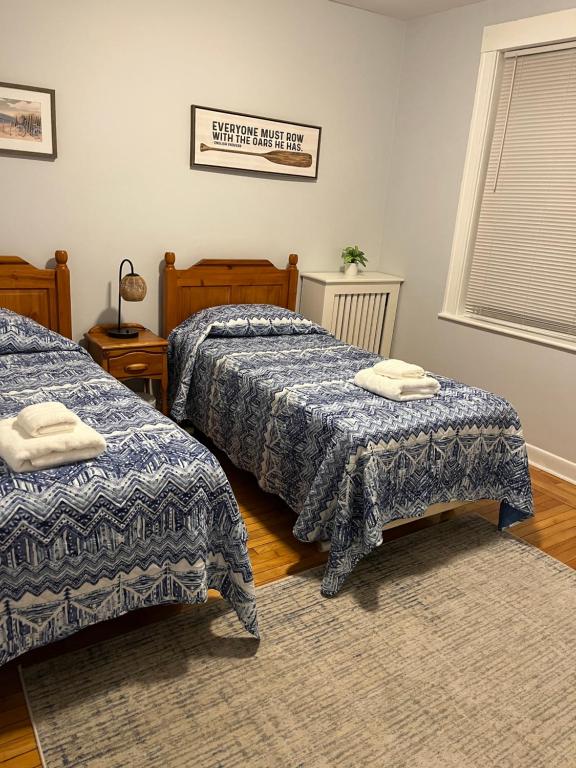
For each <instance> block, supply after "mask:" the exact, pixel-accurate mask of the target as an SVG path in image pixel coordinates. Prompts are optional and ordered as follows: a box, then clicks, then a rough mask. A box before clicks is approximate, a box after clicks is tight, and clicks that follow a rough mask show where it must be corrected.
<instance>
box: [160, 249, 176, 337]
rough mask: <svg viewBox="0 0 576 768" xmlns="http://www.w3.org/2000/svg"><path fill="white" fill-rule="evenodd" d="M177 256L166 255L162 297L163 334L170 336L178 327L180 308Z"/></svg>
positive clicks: (170, 252)
mask: <svg viewBox="0 0 576 768" xmlns="http://www.w3.org/2000/svg"><path fill="white" fill-rule="evenodd" d="M175 261H176V254H175V253H173V252H172V251H166V253H165V254H164V291H163V297H162V313H163V327H162V333H163V334H164V336H168V334H169V333H170V331H171V330H172V329H173V328H175V327H176V326H177V325H178V322H179V321H178V306H177V296H176V280H177V277H176V269H175V268H174V262H175Z"/></svg>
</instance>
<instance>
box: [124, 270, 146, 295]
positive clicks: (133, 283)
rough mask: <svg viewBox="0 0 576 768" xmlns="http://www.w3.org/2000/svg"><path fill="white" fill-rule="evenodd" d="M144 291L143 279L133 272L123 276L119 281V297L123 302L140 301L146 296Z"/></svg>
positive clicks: (144, 283)
mask: <svg viewBox="0 0 576 768" xmlns="http://www.w3.org/2000/svg"><path fill="white" fill-rule="evenodd" d="M146 290H147V288H146V282H145V280H144V278H143V277H141V276H140V275H137V274H136V273H135V272H132V273H131V274H129V275H124V277H123V278H122V280H121V281H120V295H121V296H122V298H123V299H124V301H142V300H143V299H144V297H145V296H146Z"/></svg>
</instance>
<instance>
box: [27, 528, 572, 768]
mask: <svg viewBox="0 0 576 768" xmlns="http://www.w3.org/2000/svg"><path fill="white" fill-rule="evenodd" d="M320 574H321V570H318V569H315V570H314V571H308V572H307V573H304V574H300V575H298V576H292V577H289V578H287V579H285V580H284V581H281V582H277V583H275V584H271V585H269V586H267V587H264V588H262V589H260V590H259V591H258V592H259V605H258V607H259V611H260V617H261V619H260V620H261V629H262V641H261V642H260V644H258V643H257V641H255V640H253V639H251V638H249V637H248V636H247V635H246V634H245V633H243V631H242V629H241V628H240V625H239V623H238V622H237V620H236V619H235V617H234V616H232V614H231V612H230V611H227V610H225V606H224V605H223V604H222V603H220V602H217V603H214V604H212V605H211V606H200V607H198V608H197V609H195V610H193V611H191V612H188V613H185V614H180V615H179V616H177V617H174V618H171V619H168V620H166V621H164V622H159V623H157V624H154V625H150V626H148V627H146V628H144V629H140V630H137V631H134V632H132V633H130V634H128V635H124V636H121V637H116V638H114V639H112V640H109V641H106V642H104V643H102V644H99V645H95V646H92V647H90V648H87V649H85V650H82V651H78V652H75V653H73V654H67V655H62V656H60V657H59V658H55V659H54V660H52V661H49V662H46V663H43V664H40V665H37V666H35V667H32V668H29V669H26V670H25V671H24V677H25V682H26V688H27V693H28V697H29V700H30V703H31V707H32V712H33V717H34V721H35V724H36V727H37V730H38V733H39V738H40V745H41V748H42V750H43V752H44V756H45V760H46V763H47V765H48V766H49V768H56V767H57V766H75V768H76V767H80V766H90V767H91V768H93V767H94V766H98V767H100V766H102V768H104V767H105V768H152V767H154V768H156V767H157V766H158V767H159V766H163V767H166V768H179V767H180V766H182V768H184V767H186V768H189V767H190V766H195V767H196V768H208V767H215V766H222V767H224V768H229V767H234V768H238V767H240V766H242V767H245V766H246V767H249V768H253V767H260V766H265V767H266V768H295V767H296V766H306V767H307V768H308V767H310V768H312V767H313V768H320V767H321V768H328V767H330V768H333V767H334V766H343V767H345V768H352V767H353V766H363V768H368V767H369V766H370V767H371V766H377V767H381V766H382V767H384V768H408V766H409V767H410V768H574V766H576V728H575V727H574V725H575V722H576V641H575V625H576V572H574V571H572V570H570V569H569V568H567V567H565V566H563V565H561V564H560V563H558V562H557V561H555V560H553V559H551V558H549V557H547V556H545V555H543V554H542V553H540V552H539V551H538V550H536V549H534V548H532V547H531V546H530V545H527V544H523V543H521V542H519V541H516V540H514V539H512V538H511V537H509V536H507V535H501V534H498V533H497V532H496V531H495V529H494V528H493V527H492V526H491V525H490V524H488V523H486V522H484V521H483V520H480V519H479V518H465V519H460V520H455V521H452V522H449V523H443V524H441V525H438V526H434V527H431V528H427V529H425V530H423V531H420V532H418V533H416V534H413V535H411V536H409V537H405V538H403V539H399V540H397V541H394V542H392V543H388V544H386V545H385V546H384V547H383V548H381V549H380V550H379V551H377V552H376V553H374V554H373V555H372V556H371V557H370V558H368V559H367V560H366V561H364V562H363V563H362V564H361V565H360V566H359V567H358V569H357V570H356V572H355V573H354V575H353V577H352V578H351V580H350V582H349V584H348V585H347V587H346V588H345V589H344V591H343V592H342V593H341V594H340V595H339V596H338V597H336V598H334V599H332V600H327V599H325V598H322V597H321V596H320V594H319V582H320Z"/></svg>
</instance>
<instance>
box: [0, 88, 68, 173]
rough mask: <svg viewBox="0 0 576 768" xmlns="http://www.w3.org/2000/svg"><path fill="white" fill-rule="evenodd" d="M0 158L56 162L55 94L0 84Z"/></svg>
mask: <svg viewBox="0 0 576 768" xmlns="http://www.w3.org/2000/svg"><path fill="white" fill-rule="evenodd" d="M0 155H15V156H17V157H33V158H37V159H42V160H54V159H55V158H56V99H55V94H54V91H51V90H49V89H48V88H34V87H32V86H30V85H12V84H10V83H0Z"/></svg>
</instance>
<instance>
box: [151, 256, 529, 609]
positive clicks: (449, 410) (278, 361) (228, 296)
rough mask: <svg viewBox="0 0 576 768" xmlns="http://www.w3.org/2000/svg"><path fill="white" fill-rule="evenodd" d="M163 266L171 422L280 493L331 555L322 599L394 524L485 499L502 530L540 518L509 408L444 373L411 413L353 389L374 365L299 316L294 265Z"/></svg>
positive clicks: (305, 534) (298, 527) (305, 532)
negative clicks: (202, 437) (196, 433)
mask: <svg viewBox="0 0 576 768" xmlns="http://www.w3.org/2000/svg"><path fill="white" fill-rule="evenodd" d="M165 258H166V269H165V280H164V312H165V315H164V320H165V328H164V332H165V334H166V335H169V369H170V379H171V403H172V405H171V414H172V416H173V418H174V419H176V420H177V421H182V420H189V421H190V422H192V424H193V425H194V426H195V427H196V428H198V429H199V430H200V431H201V432H203V433H204V434H206V435H207V436H208V437H209V438H210V439H211V440H212V441H213V442H214V443H215V445H217V446H218V447H219V448H220V449H222V450H223V451H225V452H226V453H227V454H228V456H229V457H230V458H231V460H232V461H233V462H234V463H235V464H236V465H237V466H239V467H240V468H242V469H245V470H248V471H250V472H252V473H253V474H254V475H255V476H256V478H257V480H258V483H259V484H260V486H261V487H262V488H263V489H264V490H266V491H269V492H271V493H275V494H277V495H279V496H281V497H282V498H283V499H284V501H286V502H287V504H288V505H289V506H290V507H291V508H292V509H293V510H294V512H295V513H296V515H297V519H296V523H295V526H294V535H295V536H296V537H297V538H298V539H300V540H301V541H306V542H313V541H316V542H321V543H322V544H324V545H325V546H326V548H329V550H330V554H329V559H328V563H327V566H326V570H325V573H324V578H323V581H322V593H323V594H324V595H326V596H332V595H335V594H336V593H337V592H338V591H339V589H340V588H341V586H342V584H343V583H344V581H345V579H346V577H347V576H348V575H349V574H350V572H351V571H352V570H353V568H354V566H355V565H356V563H357V562H358V561H359V560H360V559H361V558H362V557H364V556H365V555H367V554H368V553H369V552H370V551H372V550H373V549H374V548H375V547H376V546H378V545H379V544H380V543H381V541H382V531H383V529H384V528H385V527H387V526H389V525H391V524H392V525H393V524H397V523H399V522H402V521H404V520H407V519H409V518H413V517H419V516H423V515H424V514H429V513H435V512H437V511H440V510H441V509H442V508H444V509H445V508H449V507H454V506H458V502H465V501H474V500H477V499H497V500H499V501H501V507H500V519H499V527H500V528H504V527H506V526H508V525H511V524H513V523H514V522H517V521H519V520H522V519H524V518H525V517H528V516H530V515H531V514H532V495H531V487H530V478H529V474H528V461H527V456H526V448H525V444H524V438H523V435H522V429H521V425H520V421H519V419H518V416H517V414H516V412H515V411H514V409H513V408H512V406H511V405H510V404H509V403H508V402H507V401H506V400H504V399H502V398H500V397H497V396H496V395H493V394H490V393H488V392H485V391H483V390H480V389H475V388H472V387H468V386H465V385H463V384H459V383H457V382H455V381H451V380H449V379H445V378H442V377H440V376H438V377H437V378H438V379H439V381H440V383H441V385H442V388H441V392H440V393H439V394H438V395H437V396H436V397H434V398H432V399H427V400H419V401H414V402H408V403H406V402H404V403H398V402H394V401H391V400H386V399H384V398H382V397H378V396H376V395H374V394H372V393H370V392H366V391H365V390H363V389H360V388H359V387H357V386H355V385H354V384H353V378H354V375H355V373H356V372H357V371H359V370H360V369H361V368H365V367H368V366H371V365H373V364H374V363H375V362H376V361H377V360H378V359H379V358H378V357H377V356H376V355H374V354H372V353H369V352H365V351H364V350H362V349H359V348H358V347H354V346H350V345H348V344H344V343H342V342H339V341H338V340H337V339H335V338H334V337H333V336H331V335H330V334H328V333H327V332H326V331H325V330H324V329H323V328H320V327H319V326H317V325H315V324H314V323H311V322H310V321H308V320H306V319H304V318H302V317H301V316H298V315H296V314H294V313H293V312H292V310H293V309H294V306H295V299H296V292H295V288H294V286H295V272H296V264H297V257H296V256H294V255H291V256H290V261H289V265H288V268H287V269H285V270H280V269H276V268H275V267H274V266H273V265H272V264H270V262H267V261H258V260H254V261H244V262H237V261H234V260H231V261H226V260H212V261H201V262H199V263H198V264H196V265H194V266H192V267H190V268H188V269H184V270H178V269H176V268H175V257H174V254H173V253H167V254H166V257H165ZM270 304H274V305H275V306H273V307H272V306H270ZM191 313H194V314H191ZM438 505H443V506H441V507H439V506H438Z"/></svg>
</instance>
